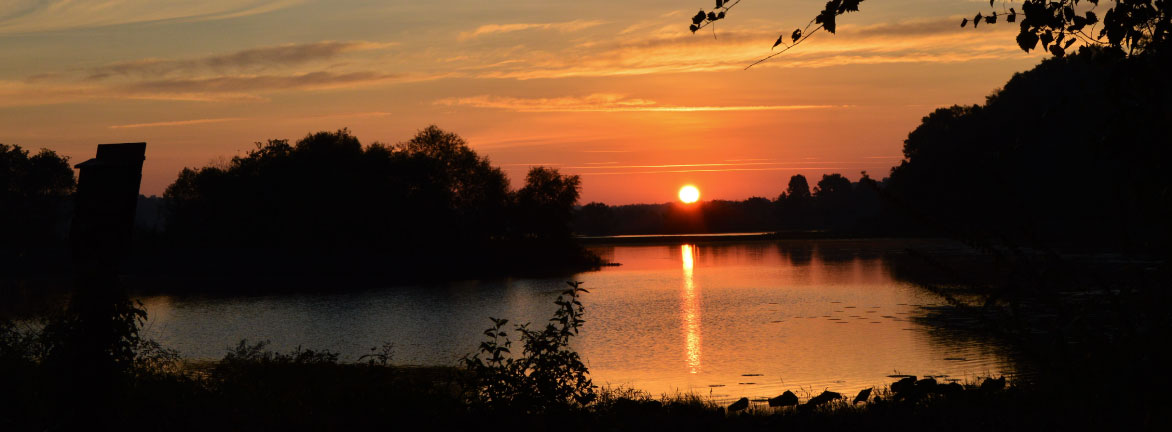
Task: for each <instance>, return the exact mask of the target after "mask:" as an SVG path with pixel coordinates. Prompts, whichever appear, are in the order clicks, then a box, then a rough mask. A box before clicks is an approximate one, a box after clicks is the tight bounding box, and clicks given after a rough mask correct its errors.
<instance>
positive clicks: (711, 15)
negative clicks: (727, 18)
mask: <svg viewBox="0 0 1172 432" xmlns="http://www.w3.org/2000/svg"><path fill="white" fill-rule="evenodd" d="M708 21H716V12H708Z"/></svg>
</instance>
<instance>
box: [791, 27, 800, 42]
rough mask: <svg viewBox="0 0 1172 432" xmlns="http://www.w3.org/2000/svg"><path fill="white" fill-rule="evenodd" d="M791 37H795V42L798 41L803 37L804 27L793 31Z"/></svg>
mask: <svg viewBox="0 0 1172 432" xmlns="http://www.w3.org/2000/svg"><path fill="white" fill-rule="evenodd" d="M789 37H790V39H793V40H794V42H797V41H798V39H801V38H802V29H794V32H793V33H791V34H790V35H789Z"/></svg>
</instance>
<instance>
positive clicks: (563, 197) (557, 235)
mask: <svg viewBox="0 0 1172 432" xmlns="http://www.w3.org/2000/svg"><path fill="white" fill-rule="evenodd" d="M581 188H582V187H581V181H580V180H579V179H578V176H576V175H570V176H563V175H561V174H560V173H558V170H557V169H554V168H545V167H540V166H538V167H533V168H531V169H529V174H528V175H526V176H525V187H522V188H521V189H520V190H518V191H517V211H518V212H519V217H518V221H520V222H521V224H520V225H521V229H522V230H523V232H522V234H523V235H525V236H533V237H537V238H542V239H567V238H569V237H570V231H571V229H570V222H571V220H572V219H573V217H574V205H575V204H577V203H578V194H579V192H580V191H581Z"/></svg>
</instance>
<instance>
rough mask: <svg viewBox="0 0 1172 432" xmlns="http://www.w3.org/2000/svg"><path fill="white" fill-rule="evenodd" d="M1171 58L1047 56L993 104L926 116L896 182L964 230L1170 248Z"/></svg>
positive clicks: (942, 222) (895, 187) (906, 198)
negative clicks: (1048, 57) (1168, 170)
mask: <svg viewBox="0 0 1172 432" xmlns="http://www.w3.org/2000/svg"><path fill="white" fill-rule="evenodd" d="M1170 63H1172V62H1170V61H1169V58H1168V56H1167V55H1144V56H1133V57H1129V58H1123V57H1122V54H1121V53H1119V52H1118V51H1113V50H1108V49H1092V48H1083V49H1082V50H1081V51H1080V52H1079V53H1078V54H1075V55H1069V56H1066V57H1064V58H1051V59H1049V60H1046V61H1044V62H1042V64H1040V65H1039V66H1038V67H1036V68H1034V69H1033V70H1030V71H1027V72H1023V73H1019V74H1016V75H1015V76H1014V77H1013V79H1011V80H1010V81H1009V82H1008V83H1007V84H1006V85H1005V88H1004V89H1002V90H1000V91H998V92H996V93H994V94H993V95H991V96H989V97H988V100H987V101H986V103H985V104H984V105H973V106H953V107H949V108H941V109H938V110H936V111H935V112H933V113H932V114H930V115H928V116H927V117H924V120H923V123H922V124H921V125H920V126H919V127H917V128H916V129H915V130H914V131H912V132H911V133H910V134H908V138H907V140H906V141H904V157H905V159H904V161H903V162H902V163H901V164H900V165H899V166H897V167H896V168H894V169H893V170H892V174H891V178H890V184H889V185H888V190H889V191H890V192H891V194H892V196H893V197H895V198H897V199H898V200H899V201H900V202H903V203H906V204H907V205H908V206H910V207H912V208H913V209H915V210H916V211H917V212H919V213H920V215H921V216H924V217H926V218H929V219H934V220H936V221H937V223H938V226H940V227H943V228H946V229H948V230H951V231H953V232H954V233H956V234H961V235H964V236H982V237H985V238H989V237H993V238H1010V239H1014V241H1015V242H1017V243H1018V244H1037V243H1046V244H1049V243H1055V242H1058V243H1063V242H1065V243H1081V244H1086V245H1095V246H1105V247H1111V248H1120V249H1125V250H1131V251H1154V250H1159V249H1160V248H1161V247H1164V246H1165V245H1167V244H1168V242H1169V240H1170V239H1169V237H1168V236H1169V223H1168V221H1169V220H1172V213H1170V212H1169V203H1170V202H1172V200H1170V198H1172V196H1170V195H1169V194H1170V193H1172V192H1169V191H1170V190H1172V182H1170V181H1169V177H1168V176H1167V173H1166V170H1167V166H1168V162H1169V138H1168V137H1169V136H1172V123H1170V122H1169V119H1172V111H1170V109H1169V107H1168V103H1167V101H1169V100H1172V86H1170V85H1169V84H1168V80H1167V75H1166V73H1167V70H1168V68H1169V66H1172V64H1170Z"/></svg>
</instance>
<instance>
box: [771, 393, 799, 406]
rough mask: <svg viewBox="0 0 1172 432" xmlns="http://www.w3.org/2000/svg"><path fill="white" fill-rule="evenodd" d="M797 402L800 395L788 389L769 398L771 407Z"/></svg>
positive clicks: (790, 404)
mask: <svg viewBox="0 0 1172 432" xmlns="http://www.w3.org/2000/svg"><path fill="white" fill-rule="evenodd" d="M797 404H798V395H796V394H794V392H792V391H789V390H786V391H785V393H782V394H781V395H780V396H777V397H775V398H769V406H771V407H784V406H794V405H797Z"/></svg>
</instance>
